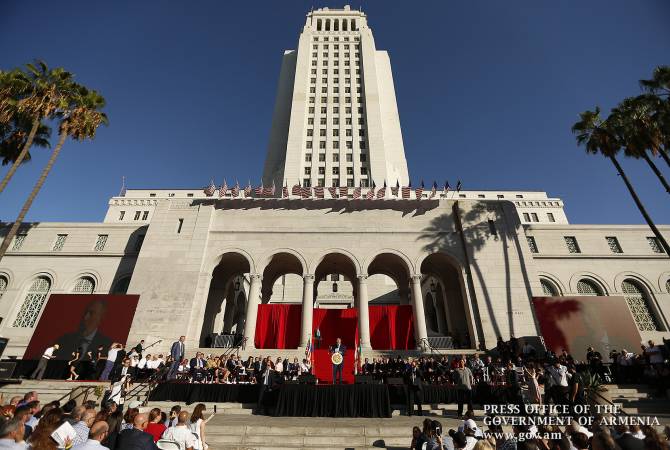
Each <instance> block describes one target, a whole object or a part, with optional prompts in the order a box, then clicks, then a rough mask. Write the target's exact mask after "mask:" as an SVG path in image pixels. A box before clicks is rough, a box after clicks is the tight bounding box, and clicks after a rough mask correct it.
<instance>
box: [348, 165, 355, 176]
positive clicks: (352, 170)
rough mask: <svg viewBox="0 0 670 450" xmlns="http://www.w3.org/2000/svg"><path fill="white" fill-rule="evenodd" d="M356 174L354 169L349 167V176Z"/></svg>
mask: <svg viewBox="0 0 670 450" xmlns="http://www.w3.org/2000/svg"><path fill="white" fill-rule="evenodd" d="M353 174H354V168H353V167H347V175H353Z"/></svg>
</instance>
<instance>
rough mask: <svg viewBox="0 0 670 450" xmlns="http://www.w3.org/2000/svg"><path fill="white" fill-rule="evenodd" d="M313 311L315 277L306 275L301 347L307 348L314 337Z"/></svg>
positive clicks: (303, 293) (303, 283) (303, 278)
mask: <svg viewBox="0 0 670 450" xmlns="http://www.w3.org/2000/svg"><path fill="white" fill-rule="evenodd" d="M313 309H314V275H311V274H306V275H304V276H303V277H302V323H301V325H300V347H307V342H309V340H310V339H311V337H312V317H313V315H314V311H313ZM312 344H313V342H312Z"/></svg>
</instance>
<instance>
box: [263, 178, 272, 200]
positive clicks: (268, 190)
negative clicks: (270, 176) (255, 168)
mask: <svg viewBox="0 0 670 450" xmlns="http://www.w3.org/2000/svg"><path fill="white" fill-rule="evenodd" d="M261 184H262V183H261ZM274 195H275V181H274V180H272V186H268V187H264V188H263V196H264V197H274Z"/></svg>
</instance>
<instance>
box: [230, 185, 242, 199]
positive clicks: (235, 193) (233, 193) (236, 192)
mask: <svg viewBox="0 0 670 450" xmlns="http://www.w3.org/2000/svg"><path fill="white" fill-rule="evenodd" d="M239 193H240V182H239V181H235V186H234V187H233V188H232V189H231V190H230V195H231V196H232V197H233V198H236V197H237V196H238V195H239Z"/></svg>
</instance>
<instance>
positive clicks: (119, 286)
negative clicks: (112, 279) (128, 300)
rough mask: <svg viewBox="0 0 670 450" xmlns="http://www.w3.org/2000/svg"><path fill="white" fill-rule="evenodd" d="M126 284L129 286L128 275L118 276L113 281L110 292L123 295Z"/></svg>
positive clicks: (126, 290) (125, 290)
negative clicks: (114, 281)
mask: <svg viewBox="0 0 670 450" xmlns="http://www.w3.org/2000/svg"><path fill="white" fill-rule="evenodd" d="M128 286H130V276H127V277H122V278H119V279H118V280H117V281H116V283H114V287H113V288H112V290H111V291H110V294H116V295H125V294H126V293H127V292H128Z"/></svg>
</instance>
